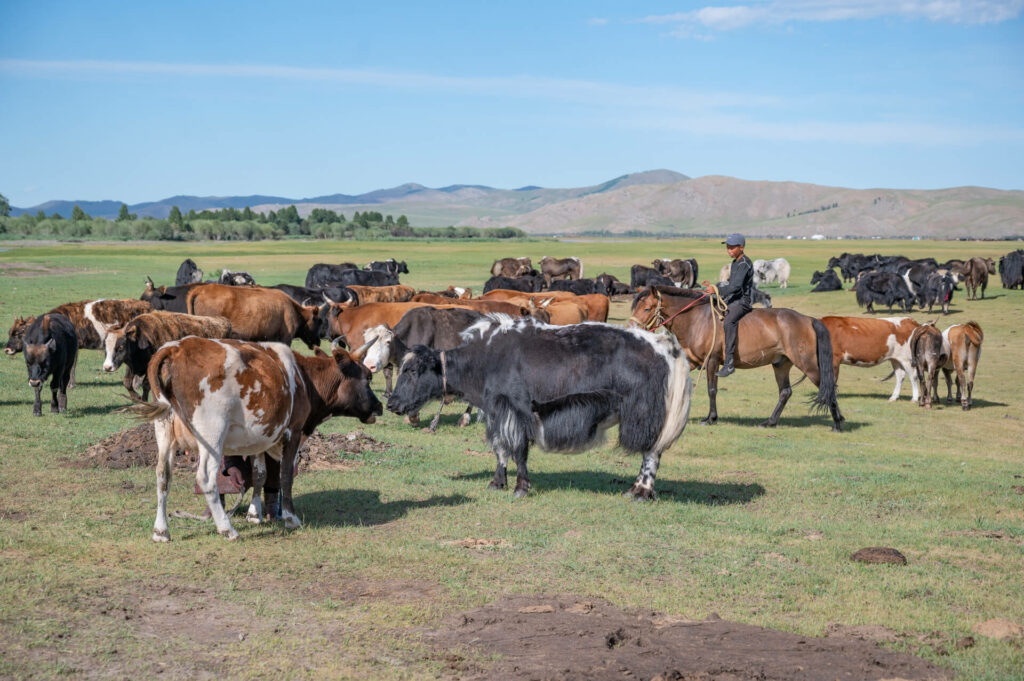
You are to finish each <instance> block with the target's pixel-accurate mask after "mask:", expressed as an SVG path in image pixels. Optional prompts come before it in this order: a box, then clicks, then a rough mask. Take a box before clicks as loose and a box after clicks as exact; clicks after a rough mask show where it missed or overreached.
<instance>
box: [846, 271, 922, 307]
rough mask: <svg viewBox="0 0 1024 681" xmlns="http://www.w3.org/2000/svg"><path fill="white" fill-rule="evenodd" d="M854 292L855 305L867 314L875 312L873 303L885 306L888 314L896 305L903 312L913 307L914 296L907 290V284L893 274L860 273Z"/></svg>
mask: <svg viewBox="0 0 1024 681" xmlns="http://www.w3.org/2000/svg"><path fill="white" fill-rule="evenodd" d="M854 290H855V291H856V292H857V304H858V305H860V306H863V307H865V308H866V310H867V311H868V312H874V311H875V308H874V305H875V303H878V304H879V305H886V306H887V307H888V308H889V312H892V306H893V305H895V304H896V303H899V304H900V308H901V309H903V310H904V311H910V310H911V309H913V307H914V296H913V294H912V293H911V292H910V289H908V288H907V282H906V281H904V279H903V277H901V276H900V275H898V274H896V273H894V272H862V273H861V274H860V275H859V278H858V279H857V283H856V284H854Z"/></svg>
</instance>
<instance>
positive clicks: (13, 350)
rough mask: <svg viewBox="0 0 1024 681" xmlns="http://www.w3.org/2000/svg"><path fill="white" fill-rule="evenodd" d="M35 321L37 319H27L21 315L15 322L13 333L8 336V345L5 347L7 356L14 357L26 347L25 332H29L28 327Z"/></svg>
mask: <svg viewBox="0 0 1024 681" xmlns="http://www.w3.org/2000/svg"><path fill="white" fill-rule="evenodd" d="M35 320H36V318H35V317H29V318H28V319H26V318H25V317H22V316H20V315H19V316H18V318H17V319H15V320H14V324H12V325H11V331H10V333H8V334H7V345H6V346H5V347H4V353H5V354H7V355H10V356H12V357H13V356H14V355H16V354H18V353H19V352H21V350H22V348H24V347H25V332H26V331H28V327H29V326H31V325H32V322H34V321H35Z"/></svg>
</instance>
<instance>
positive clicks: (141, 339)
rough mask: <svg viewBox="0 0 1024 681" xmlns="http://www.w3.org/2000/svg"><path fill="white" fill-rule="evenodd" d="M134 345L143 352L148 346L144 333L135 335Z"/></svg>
mask: <svg viewBox="0 0 1024 681" xmlns="http://www.w3.org/2000/svg"><path fill="white" fill-rule="evenodd" d="M135 344H136V345H137V346H139V349H140V350H145V349H146V348H148V347H149V345H150V343H149V338H148V337H147V336H146V334H144V333H142V334H136V340H135Z"/></svg>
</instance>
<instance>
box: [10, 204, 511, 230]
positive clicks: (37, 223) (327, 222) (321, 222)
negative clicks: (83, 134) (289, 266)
mask: <svg viewBox="0 0 1024 681" xmlns="http://www.w3.org/2000/svg"><path fill="white" fill-rule="evenodd" d="M0 235H5V236H8V237H17V236H24V237H36V238H47V237H49V238H74V239H87V238H96V239H122V240H135V239H142V240H154V241H192V240H213V241H264V240H268V239H284V238H288V237H307V238H315V239H347V240H357V241H366V240H380V239H518V238H522V237H525V236H527V235H526V233H525V232H523V231H522V230H520V229H516V228H514V227H496V228H486V229H479V228H477V227H456V226H450V227H413V226H412V225H410V224H409V220H408V218H406V216H404V215H399V216H398V217H397V218H394V217H393V216H391V215H382V214H381V213H380V212H378V211H365V212H363V213H360V212H358V211H356V212H355V213H353V214H352V218H351V219H346V218H345V216H344V214H341V213H335V212H334V211H333V210H329V209H325V208H314V209H313V211H312V212H311V213H310V214H309V216H308V217H306V218H302V217H301V216H299V211H298V209H297V208H296V207H295V206H294V205H292V206H287V207H286V208H282V209H280V210H278V211H269V212H267V213H263V212H259V213H257V212H255V211H253V210H252V209H251V208H250V207H248V206H246V207H245V208H243V209H242V210H239V209H237V208H222V209H220V210H202V211H196V210H194V209H193V210H189V211H188V212H187V213H182V211H181V209H180V208H178V206H172V207H171V210H170V213H169V214H168V216H167V218H166V219H161V218H152V217H142V218H140V217H139V216H138V215H136V214H134V213H130V212H129V211H128V206H127V205H126V204H123V203H122V204H121V210H120V211H119V213H118V217H117V219H116V220H107V219H105V218H98V217H96V218H94V217H91V216H89V215H88V214H86V212H85V211H84V210H82V209H81V207H79V206H77V205H76V206H75V207H74V208H73V209H72V211H71V217H70V219H66V218H64V217H63V216H61V215H60V214H57V213H54V214H52V215H46V214H45V212H44V211H42V210H40V211H38V212H37V213H36V214H35V215H29V214H25V215H21V216H18V217H16V218H14V217H10V204H9V202H8V201H7V199H6V198H5V197H4V196H3V194H0Z"/></svg>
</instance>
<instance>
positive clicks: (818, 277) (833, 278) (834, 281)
mask: <svg viewBox="0 0 1024 681" xmlns="http://www.w3.org/2000/svg"><path fill="white" fill-rule="evenodd" d="M814 284H817V286H815V287H814V288H812V289H811V293H821V292H823V291H842V290H843V284H842V282H840V281H839V276H838V275H837V274H836V272H835V270H833V269H832V268H831V267H830V268H828V269H826V270H825V271H824V272H818V271H817V270H815V271H814V274H812V275H811V285H814Z"/></svg>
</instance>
